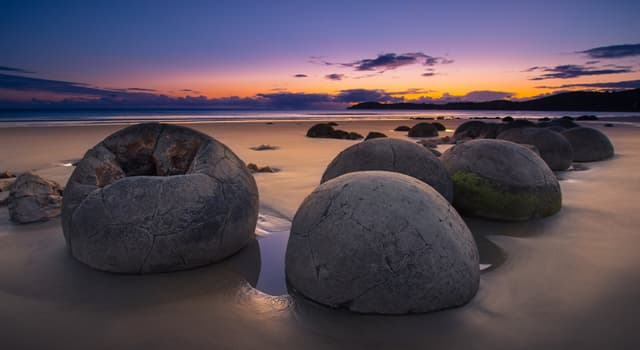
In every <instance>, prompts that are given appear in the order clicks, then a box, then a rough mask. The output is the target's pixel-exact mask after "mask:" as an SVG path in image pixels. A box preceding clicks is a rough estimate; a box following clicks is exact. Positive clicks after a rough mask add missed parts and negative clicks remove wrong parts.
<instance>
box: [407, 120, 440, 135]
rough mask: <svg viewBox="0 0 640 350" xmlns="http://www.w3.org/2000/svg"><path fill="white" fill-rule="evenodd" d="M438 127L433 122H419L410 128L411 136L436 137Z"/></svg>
mask: <svg viewBox="0 0 640 350" xmlns="http://www.w3.org/2000/svg"><path fill="white" fill-rule="evenodd" d="M435 136H438V128H437V127H436V126H435V125H433V124H431V123H418V124H416V125H414V126H412V127H411V129H409V137H435Z"/></svg>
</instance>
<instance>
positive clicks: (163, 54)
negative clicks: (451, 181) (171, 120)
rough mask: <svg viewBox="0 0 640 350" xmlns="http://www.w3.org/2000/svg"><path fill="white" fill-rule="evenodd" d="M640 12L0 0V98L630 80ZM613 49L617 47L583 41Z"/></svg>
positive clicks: (568, 85) (387, 94) (552, 4)
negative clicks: (616, 50)
mask: <svg viewBox="0 0 640 350" xmlns="http://www.w3.org/2000/svg"><path fill="white" fill-rule="evenodd" d="M638 14H640V2H639V1H562V0H557V1H531V2H521V1H446V2H445V1H375V0H370V1H353V2H351V1H344V0H342V1H241V0H234V1H28V0H27V1H5V0H2V1H0V101H5V102H15V101H21V102H27V101H32V99H34V98H36V99H38V100H54V101H58V100H60V99H62V98H67V99H71V100H73V99H82V100H90V99H92V98H101V97H105V96H107V95H108V93H109V92H112V93H113V92H117V93H118V98H128V97H127V96H129V95H135V96H134V98H133V99H135V100H136V101H139V103H145V102H143V101H146V98H147V97H149V98H155V97H157V95H162V96H164V98H169V99H174V98H177V97H185V96H192V97H195V96H204V97H203V98H204V99H211V100H212V101H216V100H217V99H225V101H229V99H227V98H228V97H230V96H237V97H238V99H239V100H242V99H249V100H251V99H265V98H267V99H268V98H270V97H269V96H274V95H277V94H289V95H305V96H306V97H309V96H307V95H314V96H315V95H317V96H320V95H322V96H325V95H326V96H329V98H330V100H329V101H328V102H336V101H338V100H339V102H340V103H349V102H359V101H355V100H353V101H349V98H352V97H351V95H353V98H356V97H372V98H374V99H375V97H376V95H375V93H378V96H379V97H380V98H379V99H380V100H385V99H386V100H390V99H400V100H401V99H405V100H407V99H415V100H417V101H432V100H433V101H447V100H451V99H455V97H452V96H466V97H464V98H463V99H468V100H487V99H495V98H513V99H518V98H528V97H532V96H536V95H540V94H547V93H552V92H554V91H563V90H569V89H586V88H608V89H610V88H616V87H633V86H634V84H637V85H636V86H640V83H639V81H640V73H639V72H640V44H639V43H640V21H638ZM621 45H627V46H622V48H623V49H624V48H625V47H626V48H628V49H629V50H628V52H623V53H620V52H618V53H617V54H616V53H615V52H613V53H611V52H610V51H611V50H609V51H607V50H604V51H602V52H600V51H596V52H591V53H590V52H588V51H587V50H590V49H594V48H607V47H612V46H613V48H614V49H615V48H620V47H621ZM585 51H587V52H585ZM603 52H604V53H603ZM610 53H611V54H610ZM390 55H392V56H390ZM536 67H537V68H536ZM50 81H56V82H58V83H66V84H71V85H72V86H75V87H82V88H85V90H83V89H75V90H74V89H73V88H68V87H64V86H63V85H64V84H53V83H51V82H50ZM605 83H607V84H609V85H607V84H605ZM613 83H615V84H613ZM91 89H93V90H91ZM100 91H105V93H101V92H100ZM358 92H359V93H360V95H358ZM367 93H368V94H369V95H367ZM149 95H153V96H149ZM111 96H113V94H112V95H111ZM336 96H343V97H340V98H338V97H336ZM318 98H319V99H320V100H319V101H321V100H322V97H318ZM336 99H338V100H336ZM242 101H244V100H242ZM5 104H6V103H5ZM0 106H2V105H1V104H0Z"/></svg>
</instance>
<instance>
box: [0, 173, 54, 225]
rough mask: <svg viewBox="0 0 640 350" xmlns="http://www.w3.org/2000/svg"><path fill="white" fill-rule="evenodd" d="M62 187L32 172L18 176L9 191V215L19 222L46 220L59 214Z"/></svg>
mask: <svg viewBox="0 0 640 350" xmlns="http://www.w3.org/2000/svg"><path fill="white" fill-rule="evenodd" d="M61 204H62V187H61V186H60V185H58V184H57V183H55V182H53V181H49V180H45V179H43V178H42V177H40V176H38V175H36V174H33V173H24V174H21V175H20V176H18V178H17V179H16V181H15V183H14V184H13V186H11V192H9V198H8V206H9V216H10V218H11V220H12V221H14V222H16V223H19V224H28V223H31V222H42V221H48V220H49V219H51V218H54V217H56V216H59V215H60V210H61V209H60V207H61Z"/></svg>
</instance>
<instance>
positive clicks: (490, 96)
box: [420, 90, 514, 103]
mask: <svg viewBox="0 0 640 350" xmlns="http://www.w3.org/2000/svg"><path fill="white" fill-rule="evenodd" d="M513 95H514V94H513V93H512V92H505V91H492V90H476V91H471V92H468V93H466V94H464V95H459V96H456V95H451V94H449V93H448V92H445V93H444V94H442V96H441V97H438V98H432V97H428V96H423V97H422V98H420V101H421V102H423V103H450V102H486V101H495V100H505V99H510V98H512V97H513Z"/></svg>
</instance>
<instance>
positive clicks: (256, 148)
mask: <svg viewBox="0 0 640 350" xmlns="http://www.w3.org/2000/svg"><path fill="white" fill-rule="evenodd" d="M250 148H251V149H252V150H254V151H272V150H275V149H278V147H276V146H271V145H266V144H262V145H258V146H253V147H250Z"/></svg>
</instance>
